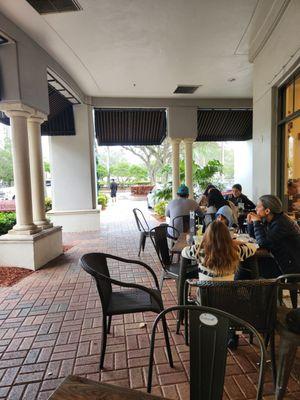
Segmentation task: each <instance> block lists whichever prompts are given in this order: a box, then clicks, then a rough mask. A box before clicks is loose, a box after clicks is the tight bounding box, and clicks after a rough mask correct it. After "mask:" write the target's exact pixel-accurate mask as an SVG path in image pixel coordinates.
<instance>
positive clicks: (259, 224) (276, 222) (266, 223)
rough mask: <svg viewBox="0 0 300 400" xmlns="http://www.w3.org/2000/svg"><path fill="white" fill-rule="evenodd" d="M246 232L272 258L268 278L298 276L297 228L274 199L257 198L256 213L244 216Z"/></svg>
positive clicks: (299, 234) (299, 235)
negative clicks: (285, 275) (268, 252)
mask: <svg viewBox="0 0 300 400" xmlns="http://www.w3.org/2000/svg"><path fill="white" fill-rule="evenodd" d="M247 220H248V231H249V233H250V235H251V236H253V237H255V239H256V241H257V243H258V245H259V246H260V247H263V248H265V249H268V250H269V251H270V252H271V254H272V255H273V257H274V260H275V263H274V265H273V268H272V271H267V276H265V277H268V278H271V277H274V278H275V277H277V276H279V275H281V274H291V273H300V227H299V226H298V225H297V223H296V222H294V221H293V220H292V219H291V218H289V217H288V216H287V215H286V214H284V213H283V212H282V203H281V201H280V199H279V198H278V197H277V196H274V195H271V194H268V195H264V196H261V197H260V198H259V200H258V202H257V206H256V214H255V213H253V212H251V213H249V214H248V217H247Z"/></svg>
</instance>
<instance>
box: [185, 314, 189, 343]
mask: <svg viewBox="0 0 300 400" xmlns="http://www.w3.org/2000/svg"><path fill="white" fill-rule="evenodd" d="M184 339H185V344H186V345H187V346H188V345H189V313H188V311H184Z"/></svg>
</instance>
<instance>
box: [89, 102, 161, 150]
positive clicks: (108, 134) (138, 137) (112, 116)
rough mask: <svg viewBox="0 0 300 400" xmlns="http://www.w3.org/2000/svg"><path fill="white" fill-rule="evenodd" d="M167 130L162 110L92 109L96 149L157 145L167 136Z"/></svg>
mask: <svg viewBox="0 0 300 400" xmlns="http://www.w3.org/2000/svg"><path fill="white" fill-rule="evenodd" d="M166 130H167V119H166V110H165V109H145V108H134V109H132V108H130V109H128V108H122V109H121V108H117V109H116V108H114V109H107V108H96V109H95V132H96V138H97V142H98V145H99V146H119V145H133V146H134V145H140V146H142V145H159V144H161V143H162V142H163V140H164V139H165V137H166Z"/></svg>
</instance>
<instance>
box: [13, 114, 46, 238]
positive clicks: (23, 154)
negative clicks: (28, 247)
mask: <svg viewBox="0 0 300 400" xmlns="http://www.w3.org/2000/svg"><path fill="white" fill-rule="evenodd" d="M5 113H6V115H7V116H8V117H9V118H10V124H11V135H12V157H13V169H14V184H15V191H16V218H17V224H16V225H15V226H14V227H13V229H12V230H10V231H9V233H10V234H22V235H24V234H27V235H30V234H33V233H37V232H39V231H40V230H41V229H40V228H38V227H37V226H36V225H35V224H34V223H33V218H32V199H31V182H30V165H29V152H28V134H27V118H28V117H29V116H30V112H28V111H26V110H9V111H6V110H5Z"/></svg>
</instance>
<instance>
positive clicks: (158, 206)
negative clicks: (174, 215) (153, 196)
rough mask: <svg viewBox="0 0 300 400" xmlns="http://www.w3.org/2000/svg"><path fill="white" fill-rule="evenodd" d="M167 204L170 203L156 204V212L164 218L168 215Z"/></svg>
mask: <svg viewBox="0 0 300 400" xmlns="http://www.w3.org/2000/svg"><path fill="white" fill-rule="evenodd" d="M167 204H168V201H160V202H159V203H157V204H155V206H154V212H155V213H156V214H158V215H159V216H161V217H164V216H165V213H166V207H167Z"/></svg>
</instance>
